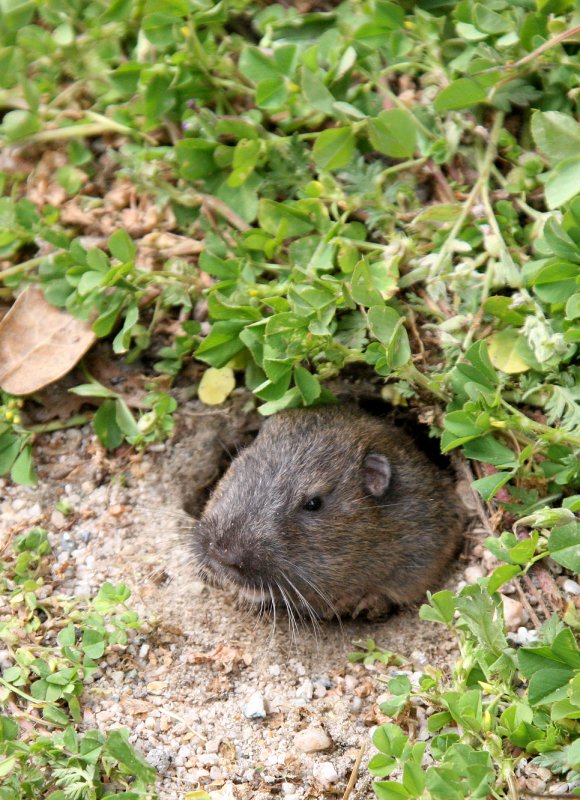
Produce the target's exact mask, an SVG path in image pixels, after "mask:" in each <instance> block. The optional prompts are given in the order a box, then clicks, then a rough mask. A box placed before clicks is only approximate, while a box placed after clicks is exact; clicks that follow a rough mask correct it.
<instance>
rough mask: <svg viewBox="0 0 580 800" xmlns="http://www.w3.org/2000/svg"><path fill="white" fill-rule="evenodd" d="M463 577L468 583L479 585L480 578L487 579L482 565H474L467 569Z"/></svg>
mask: <svg viewBox="0 0 580 800" xmlns="http://www.w3.org/2000/svg"><path fill="white" fill-rule="evenodd" d="M463 575H464V577H465V580H466V581H467V583H477V579H478V578H484V577H485V570H484V568H483V567H482V566H481V564H473V565H472V566H471V567H467V569H466V570H465V572H464V573H463Z"/></svg>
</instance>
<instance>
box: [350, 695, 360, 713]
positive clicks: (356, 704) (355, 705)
mask: <svg viewBox="0 0 580 800" xmlns="http://www.w3.org/2000/svg"><path fill="white" fill-rule="evenodd" d="M362 706H363V701H362V700H361V698H360V697H353V698H352V700H351V701H350V710H351V712H352V713H353V714H360V712H361V710H362Z"/></svg>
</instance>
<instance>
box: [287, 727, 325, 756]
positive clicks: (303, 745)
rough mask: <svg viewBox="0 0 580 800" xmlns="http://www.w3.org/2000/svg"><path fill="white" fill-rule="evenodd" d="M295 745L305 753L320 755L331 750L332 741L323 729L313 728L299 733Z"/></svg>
mask: <svg viewBox="0 0 580 800" xmlns="http://www.w3.org/2000/svg"><path fill="white" fill-rule="evenodd" d="M294 745H295V746H296V747H297V749H298V750H301V751H302V752H303V753H320V752H322V751H323V750H330V749H331V747H332V739H331V738H330V736H329V735H328V734H327V733H326V731H324V730H322V728H318V727H312V728H306V729H305V730H303V731H300V732H299V733H297V734H296V736H295V737H294Z"/></svg>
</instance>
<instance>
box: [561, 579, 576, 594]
mask: <svg viewBox="0 0 580 800" xmlns="http://www.w3.org/2000/svg"><path fill="white" fill-rule="evenodd" d="M562 589H564V591H565V592H568V594H580V583H576V581H573V580H571V579H570V578H567V579H566V580H565V581H564V583H563V584H562Z"/></svg>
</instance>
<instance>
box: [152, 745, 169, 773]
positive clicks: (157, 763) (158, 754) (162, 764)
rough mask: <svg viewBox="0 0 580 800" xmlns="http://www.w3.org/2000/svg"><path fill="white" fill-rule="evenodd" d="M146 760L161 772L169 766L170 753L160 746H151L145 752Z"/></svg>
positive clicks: (165, 770)
mask: <svg viewBox="0 0 580 800" xmlns="http://www.w3.org/2000/svg"><path fill="white" fill-rule="evenodd" d="M147 761H148V762H149V764H151V766H152V767H155V769H156V770H157V771H158V772H160V773H162V774H163V773H164V772H167V770H168V769H169V767H170V766H171V753H170V752H169V751H168V750H164V749H163V748H161V747H153V748H152V749H151V750H149V752H148V753H147Z"/></svg>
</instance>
